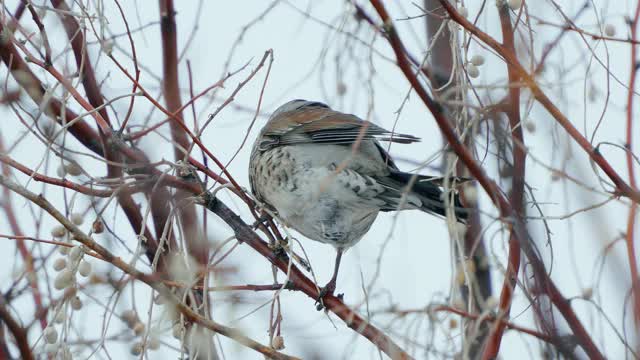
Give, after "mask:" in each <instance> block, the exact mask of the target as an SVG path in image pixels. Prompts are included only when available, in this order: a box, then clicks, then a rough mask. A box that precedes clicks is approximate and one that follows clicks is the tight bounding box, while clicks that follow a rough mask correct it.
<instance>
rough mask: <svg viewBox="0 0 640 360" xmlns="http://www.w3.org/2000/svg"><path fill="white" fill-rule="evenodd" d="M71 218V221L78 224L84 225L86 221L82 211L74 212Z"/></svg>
mask: <svg viewBox="0 0 640 360" xmlns="http://www.w3.org/2000/svg"><path fill="white" fill-rule="evenodd" d="M69 218H70V219H71V222H72V223H74V224H76V225H82V223H83V222H84V216H83V215H82V214H80V213H73V214H71V216H70V217H69Z"/></svg>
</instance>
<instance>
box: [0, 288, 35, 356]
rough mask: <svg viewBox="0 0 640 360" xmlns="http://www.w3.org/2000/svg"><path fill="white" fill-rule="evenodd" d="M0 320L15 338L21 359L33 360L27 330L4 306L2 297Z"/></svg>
mask: <svg viewBox="0 0 640 360" xmlns="http://www.w3.org/2000/svg"><path fill="white" fill-rule="evenodd" d="M0 320H1V321H2V322H3V323H4V324H5V325H6V326H7V328H8V329H9V331H10V332H11V334H12V335H13V338H14V339H15V340H16V345H17V346H18V350H19V351H20V358H21V359H23V360H33V359H34V357H33V353H32V352H31V346H29V339H28V337H27V330H25V329H24V328H23V327H22V326H20V324H19V323H18V322H17V321H16V319H14V318H13V316H11V313H10V312H9V310H7V307H6V306H5V300H4V298H3V299H1V300H0Z"/></svg>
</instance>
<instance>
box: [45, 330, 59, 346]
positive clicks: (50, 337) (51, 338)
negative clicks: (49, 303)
mask: <svg viewBox="0 0 640 360" xmlns="http://www.w3.org/2000/svg"><path fill="white" fill-rule="evenodd" d="M43 335H44V340H45V341H46V342H47V344H55V343H56V341H58V331H57V330H56V328H54V327H53V326H47V327H46V328H45V329H44V334H43Z"/></svg>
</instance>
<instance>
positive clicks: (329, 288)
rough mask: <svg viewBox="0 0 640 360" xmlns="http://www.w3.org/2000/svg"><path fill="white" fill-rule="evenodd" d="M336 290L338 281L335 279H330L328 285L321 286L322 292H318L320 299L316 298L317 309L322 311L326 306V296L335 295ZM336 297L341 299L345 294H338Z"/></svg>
mask: <svg viewBox="0 0 640 360" xmlns="http://www.w3.org/2000/svg"><path fill="white" fill-rule="evenodd" d="M335 291H336V282H335V280H331V281H329V283H328V284H327V285H325V286H324V287H322V288H320V293H319V294H318V299H317V300H316V310H318V311H320V310H322V309H324V308H325V306H324V301H323V299H324V297H325V296H327V295H329V296H333V293H334V292H335ZM336 297H337V298H338V299H340V300H342V299H343V298H344V294H338V295H336Z"/></svg>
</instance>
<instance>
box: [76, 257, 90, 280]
mask: <svg viewBox="0 0 640 360" xmlns="http://www.w3.org/2000/svg"><path fill="white" fill-rule="evenodd" d="M78 273H79V274H80V275H81V276H83V277H87V276H89V275H91V263H90V262H88V261H86V260H82V261H80V265H78Z"/></svg>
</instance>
